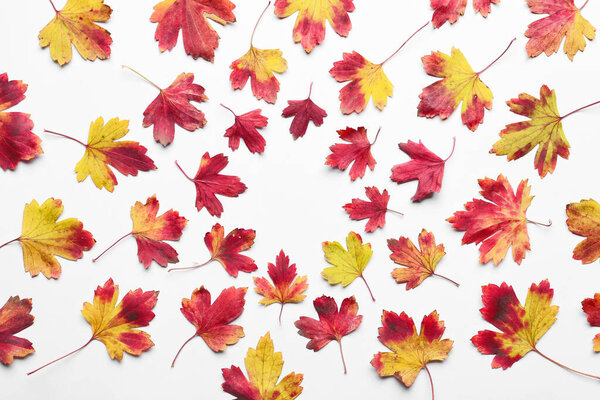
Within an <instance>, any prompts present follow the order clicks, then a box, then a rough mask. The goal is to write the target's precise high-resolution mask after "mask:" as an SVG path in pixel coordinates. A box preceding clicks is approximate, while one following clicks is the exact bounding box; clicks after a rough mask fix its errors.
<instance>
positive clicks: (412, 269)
mask: <svg viewBox="0 0 600 400" xmlns="http://www.w3.org/2000/svg"><path fill="white" fill-rule="evenodd" d="M387 243H388V248H389V249H390V251H391V252H392V254H390V258H391V259H392V261H394V262H395V263H396V264H400V265H403V266H405V267H406V268H395V269H394V270H393V271H392V277H393V278H394V279H395V280H396V282H398V283H406V290H409V289H414V288H416V287H417V286H419V285H420V284H421V282H423V281H424V280H425V279H427V278H429V277H430V276H438V277H440V278H444V279H446V280H447V281H449V282H451V283H453V284H455V285H456V286H459V284H458V283H456V282H454V281H453V280H452V279H449V278H446V277H445V276H443V275H439V274H436V273H435V268H436V267H437V264H438V263H439V262H440V260H441V259H442V257H444V256H445V255H446V252H445V251H444V245H443V244H439V245H437V246H436V244H435V237H434V236H433V233H431V232H427V231H426V230H425V229H423V230H422V231H421V233H420V234H419V249H417V248H416V247H415V245H414V244H413V242H412V241H411V240H410V239H409V238H407V237H404V236H400V238H399V239H398V240H396V239H388V241H387Z"/></svg>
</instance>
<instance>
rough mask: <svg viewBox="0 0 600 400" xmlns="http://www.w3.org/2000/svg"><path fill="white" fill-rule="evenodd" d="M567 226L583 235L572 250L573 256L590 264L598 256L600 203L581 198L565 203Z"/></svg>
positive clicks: (599, 256)
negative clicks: (581, 239) (576, 201)
mask: <svg viewBox="0 0 600 400" xmlns="http://www.w3.org/2000/svg"><path fill="white" fill-rule="evenodd" d="M567 217H568V218H567V227H568V228H569V230H570V231H571V232H572V233H574V234H576V235H579V236H583V237H585V240H583V241H581V242H580V243H579V244H578V245H577V246H576V247H575V249H574V250H573V258H574V259H575V260H581V262H582V263H583V264H590V263H593V262H594V261H596V260H597V259H598V258H600V204H598V203H597V202H596V201H595V200H592V199H589V200H581V201H580V202H579V203H571V204H567Z"/></svg>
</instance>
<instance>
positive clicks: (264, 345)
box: [221, 332, 303, 400]
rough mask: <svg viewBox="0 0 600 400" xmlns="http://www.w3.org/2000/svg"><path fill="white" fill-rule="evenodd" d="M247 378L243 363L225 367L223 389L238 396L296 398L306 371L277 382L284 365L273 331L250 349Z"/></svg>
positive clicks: (268, 399)
mask: <svg viewBox="0 0 600 400" xmlns="http://www.w3.org/2000/svg"><path fill="white" fill-rule="evenodd" d="M245 364H246V371H247V372H248V378H249V379H247V378H246V377H245V376H244V373H243V372H242V370H241V369H240V368H239V367H236V366H234V365H232V366H231V368H223V369H222V370H221V371H222V372H223V379H224V380H225V382H223V384H222V385H221V386H222V387H223V391H225V392H226V393H229V394H230V395H232V396H234V397H235V398H236V400H293V399H295V398H296V397H298V396H299V395H300V393H302V389H303V388H302V386H300V384H301V383H302V379H303V375H302V374H296V373H294V372H290V373H289V374H287V375H286V376H285V377H284V378H283V379H282V380H280V381H279V383H277V381H278V380H279V377H280V376H281V370H282V369H283V357H282V356H281V353H280V352H275V347H274V346H273V341H272V340H271V335H270V334H269V332H267V333H266V334H265V336H263V337H261V338H260V339H259V340H258V345H257V346H256V349H252V348H250V349H248V354H247V356H246V359H245Z"/></svg>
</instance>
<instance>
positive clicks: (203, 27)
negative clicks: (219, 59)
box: [150, 0, 235, 62]
mask: <svg viewBox="0 0 600 400" xmlns="http://www.w3.org/2000/svg"><path fill="white" fill-rule="evenodd" d="M234 8H235V4H233V3H232V2H231V1H229V0H165V1H161V2H160V3H158V4H157V5H155V6H154V12H153V13H152V16H151V17H150V21H151V22H156V23H158V26H157V27H156V33H155V34H154V39H156V40H157V41H158V48H159V49H160V51H165V50H169V51H170V50H173V47H175V45H176V44H177V38H178V36H179V31H180V30H181V33H182V36H183V46H184V48H185V52H186V53H187V54H188V55H190V56H192V57H193V58H194V60H196V59H197V58H198V57H202V58H203V59H205V60H207V61H210V62H212V61H214V58H215V49H216V48H217V47H219V35H218V34H217V33H216V32H215V30H214V29H213V27H212V26H211V25H210V23H209V21H208V19H210V20H212V21H214V22H217V23H219V24H221V25H227V24H228V23H233V22H235V15H234V14H233V9H234Z"/></svg>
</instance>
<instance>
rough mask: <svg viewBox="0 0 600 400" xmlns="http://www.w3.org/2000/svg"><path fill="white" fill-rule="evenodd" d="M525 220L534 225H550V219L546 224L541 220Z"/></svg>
mask: <svg viewBox="0 0 600 400" xmlns="http://www.w3.org/2000/svg"><path fill="white" fill-rule="evenodd" d="M527 222H529V223H530V224H535V225H540V226H552V220H551V219H549V220H548V223H547V224H544V223H543V222H537V221H532V220H530V219H528V220H527Z"/></svg>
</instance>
